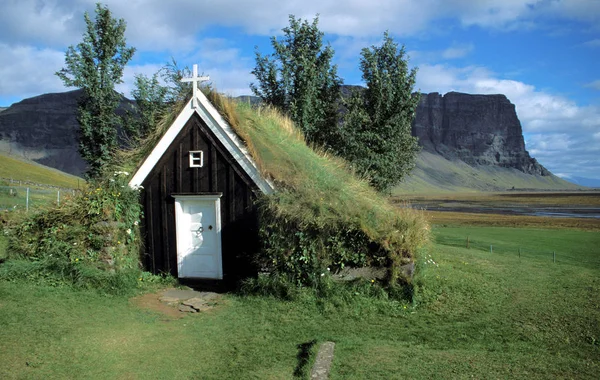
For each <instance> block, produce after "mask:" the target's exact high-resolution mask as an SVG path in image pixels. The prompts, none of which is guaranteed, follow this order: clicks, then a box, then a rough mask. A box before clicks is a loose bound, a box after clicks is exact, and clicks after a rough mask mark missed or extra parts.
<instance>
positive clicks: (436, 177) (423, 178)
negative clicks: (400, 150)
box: [392, 152, 582, 195]
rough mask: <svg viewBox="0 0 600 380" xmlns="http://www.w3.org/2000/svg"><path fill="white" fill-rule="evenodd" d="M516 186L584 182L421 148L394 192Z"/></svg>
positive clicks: (559, 186) (571, 187) (544, 186)
mask: <svg viewBox="0 0 600 380" xmlns="http://www.w3.org/2000/svg"><path fill="white" fill-rule="evenodd" d="M512 188H515V189H521V190H523V189H534V190H577V189H581V188H582V186H579V185H575V184H572V183H570V182H567V181H565V180H563V179H561V178H558V177H556V176H547V177H541V176H533V175H529V174H525V173H523V172H521V171H519V170H516V169H509V168H501V167H494V166H476V167H473V166H470V165H467V164H465V163H464V162H462V161H450V160H447V159H445V158H443V157H442V156H439V155H435V154H432V153H429V152H421V153H420V154H419V156H418V159H417V165H416V167H415V169H414V170H413V171H412V172H411V174H410V176H409V177H408V178H406V180H405V181H404V182H403V183H402V184H400V185H399V186H397V187H396V188H394V189H393V190H392V193H393V194H394V195H399V194H431V193H441V192H450V193H451V192H475V191H488V192H489V191H507V190H510V189H512Z"/></svg>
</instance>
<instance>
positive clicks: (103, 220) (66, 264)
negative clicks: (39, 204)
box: [5, 172, 141, 289]
mask: <svg viewBox="0 0 600 380" xmlns="http://www.w3.org/2000/svg"><path fill="white" fill-rule="evenodd" d="M127 175H128V173H125V172H114V173H111V174H110V175H106V176H105V177H104V178H103V179H101V180H98V181H97V182H94V183H91V184H90V188H89V189H88V190H86V191H84V192H82V193H81V194H79V195H76V196H74V197H71V198H70V199H66V200H64V201H63V202H62V203H61V204H60V205H54V206H49V207H47V208H43V209H40V210H37V211H36V212H32V213H29V214H21V216H20V217H18V218H16V219H14V220H10V221H9V223H8V225H7V227H5V235H6V237H7V238H8V247H7V252H8V254H9V258H11V259H26V260H29V261H33V262H37V263H38V267H36V266H35V265H33V266H30V267H28V269H27V271H33V272H35V271H36V268H37V269H38V270H39V276H42V277H48V276H50V277H52V276H56V278H60V279H63V280H64V281H67V282H69V281H70V282H72V283H74V284H77V283H85V284H87V285H90V286H92V287H100V288H106V289H108V288H107V287H109V288H110V287H111V286H114V287H115V289H117V288H121V287H123V286H125V285H127V283H129V284H130V285H134V284H135V281H134V280H135V279H137V278H138V277H139V273H140V268H139V250H140V232H139V220H140V217H141V206H140V202H139V191H137V190H133V189H131V188H130V187H129V186H128V185H127ZM48 273H54V274H53V275H49V274H48ZM127 273H129V274H127ZM31 275H32V276H33V274H31ZM113 275H114V276H113ZM131 278H134V280H131ZM111 284H113V285H111Z"/></svg>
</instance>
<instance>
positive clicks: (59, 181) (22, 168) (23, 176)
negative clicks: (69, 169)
mask: <svg viewBox="0 0 600 380" xmlns="http://www.w3.org/2000/svg"><path fill="white" fill-rule="evenodd" d="M0 178H11V179H13V180H16V181H19V180H21V181H30V182H35V183H40V184H47V185H54V186H59V187H66V188H69V189H77V188H78V187H83V186H84V183H85V181H84V180H83V179H81V178H79V177H76V176H74V175H71V174H67V173H65V172H61V171H60V170H56V169H53V168H50V167H48V166H44V165H40V164H38V163H35V162H33V161H27V160H24V159H19V158H16V157H13V156H8V155H6V154H2V153H0Z"/></svg>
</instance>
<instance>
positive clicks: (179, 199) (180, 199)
mask: <svg viewBox="0 0 600 380" xmlns="http://www.w3.org/2000/svg"><path fill="white" fill-rule="evenodd" d="M221 196H222V194H209V195H173V198H175V232H176V234H177V276H178V277H179V273H181V265H182V257H181V255H180V251H179V247H180V246H182V242H183V241H185V240H184V239H185V237H184V236H183V234H184V233H187V232H189V231H187V230H185V229H184V228H179V226H181V225H182V221H181V220H182V218H183V215H184V212H183V203H184V202H186V201H213V202H214V212H215V223H216V226H215V233H216V235H217V251H218V252H217V260H218V263H217V269H218V273H217V277H215V279H218V280H221V279H223V251H222V249H221Z"/></svg>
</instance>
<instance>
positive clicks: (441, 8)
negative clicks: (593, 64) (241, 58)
mask: <svg viewBox="0 0 600 380" xmlns="http://www.w3.org/2000/svg"><path fill="white" fill-rule="evenodd" d="M95 2H96V0H9V4H4V5H3V7H2V13H0V36H2V37H0V41H2V42H4V43H10V44H23V43H25V42H27V43H33V44H41V43H43V44H45V45H46V46H54V47H56V46H62V47H64V46H66V45H69V44H73V43H77V42H78V41H79V39H80V37H81V34H82V32H83V27H84V22H83V19H82V14H83V12H84V11H88V12H90V13H91V14H92V17H93V10H94V3H95ZM103 3H105V4H107V5H108V6H109V7H110V9H111V11H112V12H113V14H114V15H115V16H116V17H120V18H124V19H125V20H126V21H127V37H128V39H129V42H130V44H132V45H134V46H137V47H138V48H140V49H144V50H154V51H163V50H167V51H172V50H178V51H185V50H189V49H192V48H195V47H197V43H196V40H197V38H196V37H197V36H198V33H201V31H202V30H204V29H205V28H208V27H210V26H214V25H219V26H235V27H240V28H242V30H244V31H246V32H247V33H250V34H258V35H273V34H275V33H280V30H281V28H282V27H284V26H286V25H287V23H288V22H287V18H288V15H289V14H295V15H296V16H298V17H302V18H308V19H312V18H313V17H314V15H315V14H317V13H319V14H320V27H321V29H322V30H323V31H324V32H327V33H332V34H336V35H339V36H353V37H367V36H370V37H373V36H379V35H380V34H381V33H382V32H383V31H384V30H386V29H389V30H390V31H391V32H392V33H394V34H395V35H414V34H417V33H422V32H425V31H431V30H432V29H434V30H435V28H436V26H435V21H437V20H441V19H450V18H454V19H456V20H458V21H459V22H460V23H461V24H462V25H464V26H471V25H477V26H481V27H484V28H493V29H501V30H503V29H514V28H520V27H531V26H532V25H535V23H536V22H538V20H539V19H542V18H557V17H558V18H562V19H570V20H580V21H585V22H590V23H594V22H597V21H600V2H599V1H595V0H571V1H568V2H567V1H545V0H480V1H471V0H452V1H443V0H421V1H419V2H416V1H413V0H372V1H368V2H367V1H362V0H349V1H346V2H344V3H343V5H342V4H340V2H339V1H337V0H302V1H300V0H291V1H285V2H282V1H276V0H247V1H239V0H221V1H211V0H197V1H190V0H174V1H163V0H137V1H122V0H105V1H104V2H103Z"/></svg>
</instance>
